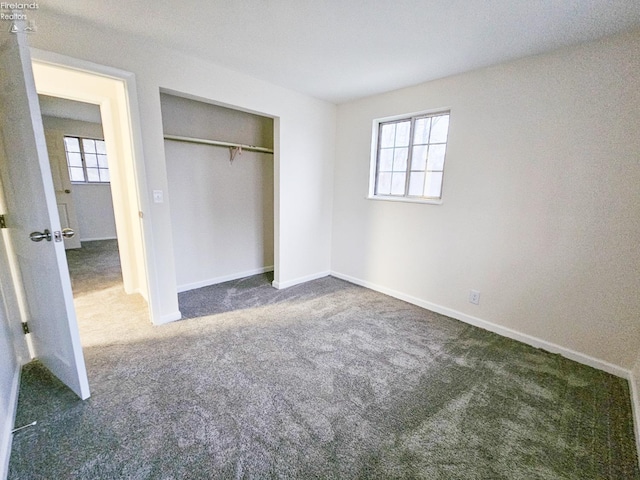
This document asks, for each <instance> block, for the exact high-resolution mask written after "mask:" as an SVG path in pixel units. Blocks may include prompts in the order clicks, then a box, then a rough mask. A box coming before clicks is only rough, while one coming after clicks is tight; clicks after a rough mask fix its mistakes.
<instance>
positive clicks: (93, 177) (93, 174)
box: [87, 168, 100, 182]
mask: <svg viewBox="0 0 640 480" xmlns="http://www.w3.org/2000/svg"><path fill="white" fill-rule="evenodd" d="M87 180H88V181H90V182H99V181H100V174H99V173H98V169H97V168H87Z"/></svg>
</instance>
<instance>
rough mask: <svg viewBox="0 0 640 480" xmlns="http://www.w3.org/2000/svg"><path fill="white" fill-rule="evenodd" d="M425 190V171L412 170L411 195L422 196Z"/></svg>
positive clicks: (410, 180)
mask: <svg viewBox="0 0 640 480" xmlns="http://www.w3.org/2000/svg"><path fill="white" fill-rule="evenodd" d="M422 192H424V172H411V176H410V177H409V195H412V196H415V197H421V196H422Z"/></svg>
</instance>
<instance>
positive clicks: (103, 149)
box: [96, 140, 107, 155]
mask: <svg viewBox="0 0 640 480" xmlns="http://www.w3.org/2000/svg"><path fill="white" fill-rule="evenodd" d="M96 151H97V152H98V153H102V154H105V155H106V153H107V145H106V144H105V143H104V140H96Z"/></svg>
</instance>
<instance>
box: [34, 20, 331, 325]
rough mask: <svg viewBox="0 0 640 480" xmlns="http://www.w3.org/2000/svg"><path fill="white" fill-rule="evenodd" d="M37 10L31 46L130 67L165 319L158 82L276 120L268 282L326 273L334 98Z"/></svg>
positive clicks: (169, 277) (167, 228) (168, 296)
mask: <svg viewBox="0 0 640 480" xmlns="http://www.w3.org/2000/svg"><path fill="white" fill-rule="evenodd" d="M38 18H39V19H38V34H37V35H33V36H31V37H30V42H31V45H32V46H34V47H37V48H41V49H44V50H49V51H53V52H57V53H62V54H65V55H69V56H71V57H75V58H79V59H84V60H88V61H91V62H95V63H98V64H102V65H109V66H113V67H116V68H120V69H123V70H127V71H129V72H133V73H134V74H135V75H136V85H137V100H138V105H139V117H140V129H141V135H142V140H143V150H144V158H145V177H146V185H147V187H148V191H146V192H143V193H144V194H146V195H147V201H148V202H149V205H150V206H149V211H148V212H145V221H146V222H150V224H151V228H152V230H153V243H152V244H151V245H149V249H150V250H151V251H150V252H149V255H150V256H151V257H152V261H153V263H154V265H153V267H154V277H153V278H152V279H151V281H152V282H153V283H154V285H157V291H158V297H159V298H160V305H159V306H158V309H159V310H160V311H159V312H158V314H159V316H162V315H168V316H169V317H170V316H171V315H173V313H174V308H175V306H176V304H177V303H176V291H177V286H176V276H175V267H174V264H173V261H172V257H173V238H172V233H171V215H170V206H171V198H170V195H168V194H167V187H168V182H167V170H166V163H165V152H164V141H163V136H162V122H161V111H160V95H159V90H160V88H165V89H167V90H169V91H177V92H183V93H185V94H190V95H193V96H195V97H200V98H206V99H210V100H212V101H215V102H218V103H221V104H226V105H233V106H235V107H237V108H240V109H243V110H246V111H252V112H256V113H262V114H264V115H267V116H272V117H274V118H275V125H274V129H275V136H276V139H275V145H274V148H275V150H276V154H275V156H274V161H275V185H276V186H275V191H274V203H275V218H274V222H275V245H274V255H275V260H274V261H275V264H276V271H275V278H276V282H278V283H277V284H278V285H280V286H286V285H290V284H292V283H295V282H298V281H301V280H303V279H306V278H310V277H313V276H318V275H322V274H326V273H328V271H329V265H330V239H331V211H332V208H331V204H332V171H333V155H334V146H335V145H334V138H335V110H336V109H335V106H333V105H331V104H328V103H326V102H322V101H319V100H316V99H313V98H310V97H307V96H305V95H302V94H299V93H296V92H293V91H291V90H288V89H284V88H281V87H277V86H274V85H272V84H269V83H266V82H263V81H260V80H257V79H255V78H252V77H249V76H246V75H242V74H239V73H237V72H234V71H231V70H228V69H225V68H223V67H220V66H217V65H214V64H212V63H209V62H205V61H202V60H199V59H195V58H192V57H189V56H187V55H184V54H182V53H179V52H176V51H173V50H168V49H164V48H160V47H158V46H156V45H152V44H149V43H148V42H145V41H141V40H140V39H139V38H136V37H133V36H129V35H127V34H123V33H121V32H114V31H110V30H105V29H103V28H102V27H99V26H96V25H89V24H86V23H83V22H74V21H73V20H72V19H70V18H69V17H65V16H58V15H55V14H52V13H50V12H45V11H44V10H43V11H41V12H40V13H39V17H38ZM122 52H126V55H123V53H122ZM152 190H163V191H164V192H165V201H164V203H162V204H154V203H151V197H150V196H151V192H152ZM154 288H155V287H154Z"/></svg>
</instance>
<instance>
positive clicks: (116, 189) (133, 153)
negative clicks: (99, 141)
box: [32, 54, 156, 323]
mask: <svg viewBox="0 0 640 480" xmlns="http://www.w3.org/2000/svg"><path fill="white" fill-rule="evenodd" d="M41 56H43V55H42V54H41V55H39V57H41ZM65 60H72V59H66V58H65ZM32 65H33V72H34V77H35V85H36V90H37V91H38V94H40V95H46V96H48V97H54V98H59V99H65V100H71V101H77V102H84V103H89V104H92V105H94V106H96V107H97V108H99V111H100V118H101V122H102V130H103V133H104V142H105V145H106V150H107V153H108V154H109V156H110V157H112V158H110V160H111V162H110V163H109V176H110V187H111V200H112V204H113V215H114V221H115V230H116V236H117V238H118V243H119V245H118V251H119V256H120V264H121V269H122V280H123V285H124V290H125V292H126V293H127V294H132V293H139V294H140V295H141V296H142V297H143V298H144V299H145V300H146V301H147V302H148V303H149V316H150V320H151V321H152V322H153V323H155V322H154V308H153V306H154V304H155V302H156V298H155V297H154V295H152V294H151V293H150V288H149V283H148V278H149V274H148V270H149V268H148V262H147V256H146V253H147V248H146V245H145V235H144V232H143V229H144V224H143V222H142V220H141V210H142V209H141V206H140V205H141V201H140V200H141V195H140V189H141V188H143V187H141V183H143V178H144V169H143V164H142V162H141V158H140V146H139V139H136V138H135V136H134V133H133V132H135V131H136V130H135V128H134V125H133V124H132V120H131V114H130V112H131V106H130V102H131V95H130V89H131V88H132V85H130V84H128V83H127V79H126V72H118V71H114V72H113V73H111V74H110V75H107V74H106V73H102V72H98V73H96V72H89V71H87V70H86V68H82V69H80V68H81V67H78V68H74V67H72V66H67V65H66V64H65V65H62V64H61V63H60V62H55V63H54V62H51V61H48V60H46V59H45V60H41V59H40V58H38V59H33V60H32ZM104 68H105V69H108V68H107V67H104ZM118 77H120V78H118Z"/></svg>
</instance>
